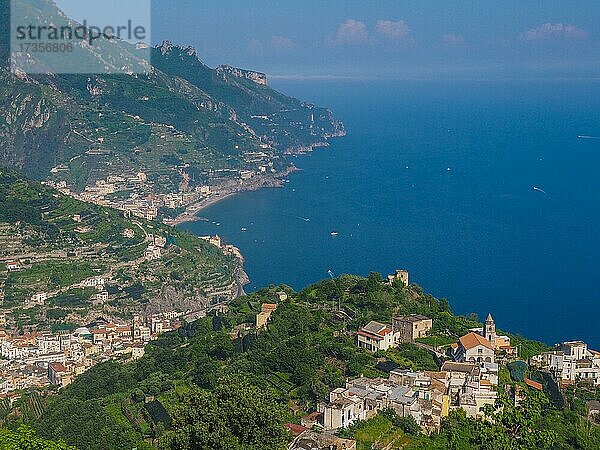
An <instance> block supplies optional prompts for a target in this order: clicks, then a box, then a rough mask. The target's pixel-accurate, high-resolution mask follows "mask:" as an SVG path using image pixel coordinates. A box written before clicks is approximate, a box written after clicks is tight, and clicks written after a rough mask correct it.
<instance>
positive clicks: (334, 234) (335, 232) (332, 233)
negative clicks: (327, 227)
mask: <svg viewBox="0 0 600 450" xmlns="http://www.w3.org/2000/svg"><path fill="white" fill-rule="evenodd" d="M330 234H331V236H332V237H336V236H339V234H340V233H338V232H337V231H332V232H331V233H330Z"/></svg>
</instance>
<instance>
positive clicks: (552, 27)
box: [522, 22, 589, 41]
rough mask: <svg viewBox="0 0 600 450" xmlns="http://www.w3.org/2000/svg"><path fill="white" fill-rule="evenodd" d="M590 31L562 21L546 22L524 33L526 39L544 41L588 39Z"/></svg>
mask: <svg viewBox="0 0 600 450" xmlns="http://www.w3.org/2000/svg"><path fill="white" fill-rule="evenodd" d="M588 36H589V33H588V32H587V31H585V30H582V29H581V28H577V27H576V26H574V25H565V24H562V23H550V22H548V23H545V24H543V25H540V26H539V27H537V28H532V29H531V30H529V31H526V32H525V33H523V35H522V37H523V39H524V40H526V41H544V40H550V39H586V38H587V37H588Z"/></svg>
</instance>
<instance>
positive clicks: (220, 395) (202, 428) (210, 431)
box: [161, 377, 288, 450]
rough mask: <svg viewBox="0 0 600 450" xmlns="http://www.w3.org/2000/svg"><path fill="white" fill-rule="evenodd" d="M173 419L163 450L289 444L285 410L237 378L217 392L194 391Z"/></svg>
mask: <svg viewBox="0 0 600 450" xmlns="http://www.w3.org/2000/svg"><path fill="white" fill-rule="evenodd" d="M238 378H239V377H238ZM172 416H173V430H172V431H169V432H167V433H166V434H165V436H163V438H162V439H161V447H162V448H166V449H172V450H191V449H197V448H206V449H213V450H238V449H239V450H242V449H243V450H259V449H265V448H269V449H274V450H277V449H285V448H286V443H287V441H288V434H287V431H286V430H285V427H284V423H285V422H286V413H285V412H284V409H283V408H282V407H281V406H280V405H278V404H277V403H276V402H275V401H274V399H273V398H272V397H271V396H270V395H268V394H266V393H265V392H264V391H263V390H261V389H259V388H257V387H255V386H251V385H249V384H248V383H247V382H246V381H243V380H239V379H237V378H234V377H227V378H223V379H220V380H219V381H218V383H217V386H216V387H215V389H214V390H213V391H206V390H203V389H199V388H195V389H192V390H191V391H190V392H189V393H188V394H187V395H186V397H185V398H184V400H183V403H182V404H181V405H180V406H178V407H177V408H175V411H174V412H173V415H172Z"/></svg>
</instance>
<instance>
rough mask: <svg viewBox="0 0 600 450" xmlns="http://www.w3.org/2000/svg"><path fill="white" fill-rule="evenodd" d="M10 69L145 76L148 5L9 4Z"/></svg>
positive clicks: (38, 0)
mask: <svg viewBox="0 0 600 450" xmlns="http://www.w3.org/2000/svg"><path fill="white" fill-rule="evenodd" d="M10 24H11V26H10V68H11V70H12V72H13V73H16V74H20V73H21V74H23V73H24V74H100V73H114V74H116V73H125V74H144V73H147V72H148V70H149V68H150V44H151V5H150V0H129V1H126V2H123V1H117V0H105V1H103V2H101V3H100V2H97V1H90V0H57V1H51V0H11V2H10Z"/></svg>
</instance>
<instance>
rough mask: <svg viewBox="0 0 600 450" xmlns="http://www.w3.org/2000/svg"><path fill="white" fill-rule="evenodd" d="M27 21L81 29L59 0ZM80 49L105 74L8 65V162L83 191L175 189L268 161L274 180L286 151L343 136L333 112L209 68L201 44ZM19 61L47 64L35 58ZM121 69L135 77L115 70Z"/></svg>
mask: <svg viewBox="0 0 600 450" xmlns="http://www.w3.org/2000/svg"><path fill="white" fill-rule="evenodd" d="M6 1H7V0H0V6H2V5H1V4H6ZM27 14H30V15H31V16H32V17H35V20H36V23H43V24H44V23H45V24H52V25H57V26H60V25H61V24H72V23H73V21H71V20H70V19H69V18H67V17H66V16H65V15H64V14H63V13H62V12H61V11H60V10H59V9H58V8H57V7H56V5H55V4H54V2H53V1H51V0H31V2H28V9H27ZM148 51H150V54H151V58H150V61H151V64H150V65H149V66H148V65H147V63H146V61H145V60H144V59H143V58H142V56H143V52H148ZM74 52H76V54H77V57H78V58H79V60H80V61H85V62H86V64H87V65H88V66H89V67H90V72H92V73H97V74H96V75H81V74H73V75H64V74H59V73H54V72H52V71H51V70H48V71H46V72H44V73H43V74H42V75H27V74H25V73H24V72H21V71H17V72H16V73H12V72H11V71H9V70H6V68H3V69H0V164H2V165H5V166H10V167H15V168H18V169H20V170H23V171H24V172H25V173H26V174H27V175H28V176H32V177H35V178H38V179H44V178H52V179H53V180H54V181H56V182H60V181H63V182H64V183H65V184H66V185H67V186H69V187H71V188H72V189H73V190H75V191H81V190H83V189H84V188H85V186H87V185H89V184H93V183H94V182H95V181H96V180H98V179H105V178H106V177H107V176H109V175H122V174H126V173H131V172H133V173H135V172H139V171H143V172H145V173H147V174H149V178H150V179H153V180H154V181H157V180H161V182H160V183H159V184H160V185H161V186H162V188H161V189H164V190H166V191H173V192H176V191H178V189H179V187H180V186H181V184H182V182H183V181H184V180H185V185H186V187H190V186H193V184H194V183H197V184H200V183H205V182H206V180H207V179H209V178H211V177H213V176H214V175H215V173H235V172H236V171H238V172H239V171H241V170H251V171H253V170H258V166H259V165H265V164H268V166H269V168H270V169H272V171H273V172H276V171H278V170H280V169H283V168H285V167H287V166H288V165H289V163H288V162H287V161H286V159H285V156H284V155H285V153H287V152H294V151H297V150H300V149H306V148H311V147H313V146H315V145H325V144H326V142H327V139H328V138H330V137H332V136H339V135H343V134H344V128H343V125H342V124H341V123H340V122H339V121H338V120H336V119H335V117H334V116H333V114H332V113H331V111H329V110H328V109H326V108H321V107H318V106H315V105H312V104H309V103H305V102H302V101H300V100H297V99H294V98H291V97H288V96H286V95H284V94H281V93H279V92H277V91H275V90H274V89H271V88H270V87H269V86H268V81H267V78H266V76H265V75H264V74H261V73H259V72H254V71H250V70H242V69H237V68H234V67H230V66H220V67H217V68H216V69H213V68H210V67H208V66H207V65H206V64H204V63H203V62H202V61H201V59H200V57H199V55H198V54H197V52H196V51H195V50H194V49H193V48H191V47H184V46H178V45H174V44H172V43H170V42H164V43H162V44H161V45H158V46H156V47H155V48H151V49H147V48H144V47H143V46H135V45H132V44H129V43H127V42H124V41H119V40H110V41H109V40H102V39H99V40H98V41H96V42H94V45H93V46H90V45H85V44H81V45H80V44H77V45H76V46H75V49H74ZM11 56H12V58H13V60H14V61H19V64H20V65H21V66H22V67H25V68H27V67H29V66H36V65H38V68H39V64H40V61H39V60H36V58H35V56H32V55H31V54H20V53H17V54H12V55H11ZM145 64H146V65H145ZM140 68H144V69H145V71H146V73H144V74H139V73H136V72H139V71H140V70H139V69H140ZM117 70H125V72H126V73H125V74H123V73H110V72H114V71H117ZM107 72H108V73H107ZM98 73H102V74H98ZM257 154H259V155H261V157H260V158H258V159H257V158H256V155H257ZM249 155H250V156H249ZM259 160H260V161H259ZM263 170H264V169H263Z"/></svg>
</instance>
